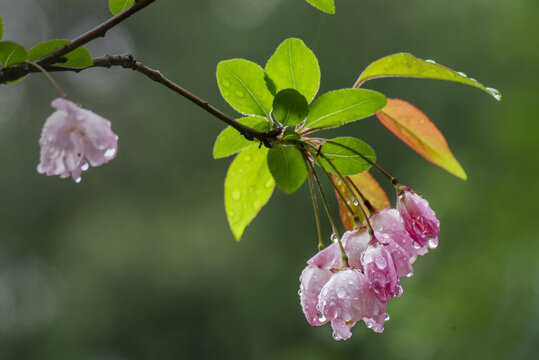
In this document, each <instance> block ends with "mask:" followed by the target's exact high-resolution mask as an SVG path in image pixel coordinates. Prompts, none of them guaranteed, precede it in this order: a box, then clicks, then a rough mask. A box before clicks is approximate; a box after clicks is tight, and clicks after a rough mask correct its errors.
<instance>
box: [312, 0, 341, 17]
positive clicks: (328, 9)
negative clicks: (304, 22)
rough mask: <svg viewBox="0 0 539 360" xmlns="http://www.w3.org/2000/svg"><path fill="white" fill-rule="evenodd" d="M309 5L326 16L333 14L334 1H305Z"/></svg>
mask: <svg viewBox="0 0 539 360" xmlns="http://www.w3.org/2000/svg"><path fill="white" fill-rule="evenodd" d="M306 1H307V2H308V3H309V4H311V5H312V6H314V7H315V8H318V9H320V10H322V11H323V12H325V13H328V14H335V0H306Z"/></svg>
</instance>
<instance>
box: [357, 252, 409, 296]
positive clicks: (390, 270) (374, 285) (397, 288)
mask: <svg viewBox="0 0 539 360" xmlns="http://www.w3.org/2000/svg"><path fill="white" fill-rule="evenodd" d="M361 260H362V263H363V269H364V272H365V276H366V277H367V281H368V282H369V285H370V287H371V289H372V291H373V292H374V294H375V295H376V297H377V298H378V299H379V300H380V301H382V302H386V301H388V300H389V299H391V298H392V297H394V296H401V295H402V287H401V285H400V282H399V278H398V276H397V267H396V266H395V263H394V262H393V257H392V256H391V254H390V253H389V251H388V250H387V249H386V247H385V246H384V245H382V244H381V243H378V244H376V245H373V246H369V247H368V248H367V249H366V250H365V252H364V253H363V256H362V257H361Z"/></svg>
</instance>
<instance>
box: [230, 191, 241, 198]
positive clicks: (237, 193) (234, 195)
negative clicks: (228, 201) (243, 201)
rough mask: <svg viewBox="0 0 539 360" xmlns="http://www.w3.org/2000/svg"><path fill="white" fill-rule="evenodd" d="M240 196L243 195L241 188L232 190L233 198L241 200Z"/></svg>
mask: <svg viewBox="0 0 539 360" xmlns="http://www.w3.org/2000/svg"><path fill="white" fill-rule="evenodd" d="M240 197H241V190H239V189H234V190H232V199H234V200H239V199H240Z"/></svg>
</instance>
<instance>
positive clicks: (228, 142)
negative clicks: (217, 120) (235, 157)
mask: <svg viewBox="0 0 539 360" xmlns="http://www.w3.org/2000/svg"><path fill="white" fill-rule="evenodd" d="M238 122H240V123H242V124H243V125H246V126H249V127H250V128H253V129H256V130H260V131H268V130H269V124H268V122H267V120H266V119H264V118H261V117H256V116H251V117H246V118H243V119H239V120H238ZM259 144H260V142H258V141H256V140H255V141H249V140H247V139H246V138H245V136H243V135H242V134H240V133H239V132H238V130H236V129H234V128H233V127H231V126H229V127H227V128H226V129H224V130H223V131H221V133H220V134H219V135H218V136H217V139H216V140H215V145H214V146H213V158H214V159H220V158H224V157H227V156H230V155H232V154H235V153H237V152H239V151H241V150H243V149H245V148H248V147H250V146H254V145H257V146H258V145H259Z"/></svg>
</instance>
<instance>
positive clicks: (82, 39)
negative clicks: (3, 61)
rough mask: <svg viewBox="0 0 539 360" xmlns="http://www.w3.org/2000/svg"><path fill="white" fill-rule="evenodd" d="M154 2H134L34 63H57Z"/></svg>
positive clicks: (145, 0)
mask: <svg viewBox="0 0 539 360" xmlns="http://www.w3.org/2000/svg"><path fill="white" fill-rule="evenodd" d="M155 1H156V0H136V1H135V3H134V4H133V6H131V7H130V8H129V9H127V10H125V11H122V12H121V13H119V14H118V15H115V16H113V17H111V18H109V19H108V20H107V21H105V22H104V23H102V24H100V25H98V26H96V27H95V28H93V29H92V30H90V31H88V32H86V33H84V34H82V35H80V36H78V37H76V38H75V39H73V40H71V41H70V42H69V43H67V44H65V45H64V46H62V47H60V48H58V49H56V50H54V51H53V52H51V53H50V54H48V55H46V56H44V57H42V58H41V59H38V60H37V61H36V63H38V64H39V65H41V66H43V65H50V64H53V63H55V62H57V61H58V59H60V58H61V57H62V56H64V55H65V54H67V53H69V52H71V51H73V50H75V49H76V48H78V47H79V46H82V45H84V44H86V43H88V42H90V41H92V40H94V39H96V38H98V37H104V36H105V34H106V33H107V31H108V30H109V29H111V28H112V27H114V26H116V25H118V24H119V23H121V22H122V21H124V20H125V19H127V18H128V17H130V16H131V15H133V14H135V13H137V12H138V11H140V10H142V9H144V8H145V7H146V6H148V5H150V4H151V3H153V2H155Z"/></svg>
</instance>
